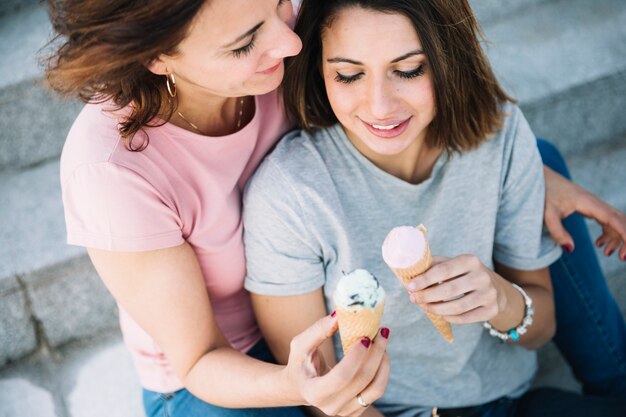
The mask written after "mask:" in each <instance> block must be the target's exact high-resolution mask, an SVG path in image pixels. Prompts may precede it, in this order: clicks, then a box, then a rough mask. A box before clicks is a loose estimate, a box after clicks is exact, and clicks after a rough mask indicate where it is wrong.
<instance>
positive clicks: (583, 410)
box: [440, 388, 626, 417]
mask: <svg viewBox="0 0 626 417" xmlns="http://www.w3.org/2000/svg"><path fill="white" fill-rule="evenodd" d="M440 415H441V417H457V414H456V413H446V412H445V410H441V413H440ZM543 416H546V417H624V416H626V399H622V398H607V397H592V396H583V395H581V394H578V393H574V392H568V391H563V390H560V389H557V388H537V389H533V390H530V391H528V392H527V393H525V394H524V395H522V396H521V397H520V398H517V399H512V398H500V399H499V400H496V401H493V402H490V403H488V404H484V405H482V406H480V407H478V408H477V409H475V410H473V411H472V412H471V413H469V414H464V415H462V417H543Z"/></svg>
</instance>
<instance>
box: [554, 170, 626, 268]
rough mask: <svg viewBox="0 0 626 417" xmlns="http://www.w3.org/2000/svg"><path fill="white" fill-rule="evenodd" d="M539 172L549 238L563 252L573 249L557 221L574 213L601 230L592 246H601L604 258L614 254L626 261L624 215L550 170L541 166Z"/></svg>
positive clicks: (561, 224) (567, 235) (569, 239)
mask: <svg viewBox="0 0 626 417" xmlns="http://www.w3.org/2000/svg"><path fill="white" fill-rule="evenodd" d="M543 172H544V176H545V179H546V205H545V210H544V221H545V224H546V227H547V229H548V231H549V232H550V235H552V238H553V239H554V240H555V241H556V242H557V243H558V244H559V245H561V246H562V247H563V249H565V250H566V251H568V252H572V251H573V250H575V247H574V240H573V239H572V237H571V236H570V234H569V233H567V231H566V230H565V228H564V227H563V223H561V219H564V218H565V217H567V216H569V215H570V214H572V213H575V212H578V213H580V214H582V215H583V216H585V217H587V218H588V219H591V220H595V221H596V222H598V224H599V225H600V226H601V227H602V234H601V235H600V237H598V239H596V246H598V247H604V250H603V252H604V254H605V255H606V256H611V255H612V254H613V253H614V252H616V253H617V254H618V255H617V256H618V258H619V259H621V260H622V261H626V214H624V213H622V212H621V211H619V210H618V209H616V208H615V207H613V206H611V205H610V204H608V203H607V202H605V201H604V200H602V199H601V198H599V197H597V196H596V195H594V194H592V193H590V192H589V191H587V190H585V189H584V188H582V187H580V186H578V185H576V184H574V183H573V182H571V181H570V180H568V179H567V178H565V177H563V176H562V175H560V174H558V173H557V172H555V171H553V170H551V169H550V168H548V167H546V166H544V167H543Z"/></svg>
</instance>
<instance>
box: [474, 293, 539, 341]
mask: <svg viewBox="0 0 626 417" xmlns="http://www.w3.org/2000/svg"><path fill="white" fill-rule="evenodd" d="M511 285H513V288H515V289H516V290H517V291H519V292H520V294H522V297H524V305H525V308H524V318H523V319H522V323H521V324H520V325H519V326H517V327H514V328H512V329H511V330H509V331H507V332H501V331H499V330H498V329H496V328H494V327H493V326H492V325H491V324H490V323H489V322H487V321H486V322H484V323H483V326H484V327H485V329H487V330H489V334H490V335H491V336H494V337H497V338H498V339H500V340H502V341H503V342H506V341H507V340H509V339H510V340H512V341H514V342H517V341H518V340H519V338H520V336H521V335H523V334H524V333H526V331H527V329H528V326H530V325H531V324H533V315H534V314H535V309H534V308H533V300H532V299H531V298H530V297H529V296H528V294H526V291H524V290H523V289H522V288H521V287H519V286H518V285H515V284H511Z"/></svg>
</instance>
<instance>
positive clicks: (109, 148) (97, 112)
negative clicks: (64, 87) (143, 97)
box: [61, 103, 124, 181]
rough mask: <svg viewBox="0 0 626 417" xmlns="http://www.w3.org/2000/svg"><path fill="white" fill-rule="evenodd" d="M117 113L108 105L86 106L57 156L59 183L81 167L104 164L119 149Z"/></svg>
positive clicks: (118, 115)
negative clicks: (58, 156) (59, 169)
mask: <svg viewBox="0 0 626 417" xmlns="http://www.w3.org/2000/svg"><path fill="white" fill-rule="evenodd" d="M121 117H122V116H121V114H120V113H119V112H114V111H113V108H112V106H111V105H110V104H107V103H102V104H87V105H86V106H85V107H84V108H83V109H82V111H81V112H80V113H79V115H78V117H77V118H76V120H75V121H74V123H73V124H72V127H71V129H70V131H69V133H68V135H67V139H66V141H65V145H64V146H63V152H62V154H61V179H62V181H63V180H65V179H66V178H67V177H69V176H70V175H72V173H73V172H74V171H76V170H77V169H79V168H80V167H81V166H84V165H90V164H101V163H103V162H108V161H110V159H111V155H113V153H114V152H115V150H116V149H117V148H118V147H119V146H122V147H123V146H124V145H123V143H122V140H121V137H120V133H119V131H118V128H117V127H118V124H119V120H120V119H121Z"/></svg>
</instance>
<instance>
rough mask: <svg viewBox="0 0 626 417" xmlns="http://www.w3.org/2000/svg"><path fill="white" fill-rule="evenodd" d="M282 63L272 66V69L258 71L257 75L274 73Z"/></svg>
mask: <svg viewBox="0 0 626 417" xmlns="http://www.w3.org/2000/svg"><path fill="white" fill-rule="evenodd" d="M282 63H283V61H280V62H279V63H278V64H276V65H274V66H273V67H270V68H267V69H264V70H263V71H259V73H261V74H271V73H273V72H274V71H276V70H277V69H278V67H280V64H282Z"/></svg>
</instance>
